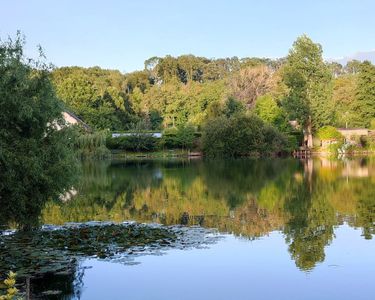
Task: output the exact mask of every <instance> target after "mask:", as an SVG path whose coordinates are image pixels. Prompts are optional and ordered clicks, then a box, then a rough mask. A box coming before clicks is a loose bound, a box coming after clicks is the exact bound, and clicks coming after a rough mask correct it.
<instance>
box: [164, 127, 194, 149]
mask: <svg viewBox="0 0 375 300" xmlns="http://www.w3.org/2000/svg"><path fill="white" fill-rule="evenodd" d="M195 139H196V134H195V128H194V126H192V125H190V124H188V125H185V126H179V127H177V128H176V127H173V128H168V129H166V130H165V131H164V133H163V140H162V142H163V145H164V146H165V147H166V148H168V149H174V148H182V149H191V148H192V147H193V145H194V142H195Z"/></svg>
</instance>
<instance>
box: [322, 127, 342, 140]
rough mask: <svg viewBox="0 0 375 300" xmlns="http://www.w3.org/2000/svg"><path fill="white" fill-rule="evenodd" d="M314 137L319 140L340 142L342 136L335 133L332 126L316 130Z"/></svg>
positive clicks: (335, 130)
mask: <svg viewBox="0 0 375 300" xmlns="http://www.w3.org/2000/svg"><path fill="white" fill-rule="evenodd" d="M316 136H317V137H318V138H319V139H320V140H333V139H336V140H342V139H343V136H342V134H341V133H340V132H338V131H337V129H336V128H335V127H333V126H323V127H321V128H319V129H318V131H317V132H316Z"/></svg>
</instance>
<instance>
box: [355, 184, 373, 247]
mask: <svg viewBox="0 0 375 300" xmlns="http://www.w3.org/2000/svg"><path fill="white" fill-rule="evenodd" d="M356 192H357V193H358V202H357V212H356V218H355V226H357V227H362V230H363V236H364V237H365V239H367V240H369V239H372V236H373V235H374V234H375V197H374V195H375V186H374V184H371V182H369V180H366V184H362V185H361V186H360V187H359V188H357V189H356Z"/></svg>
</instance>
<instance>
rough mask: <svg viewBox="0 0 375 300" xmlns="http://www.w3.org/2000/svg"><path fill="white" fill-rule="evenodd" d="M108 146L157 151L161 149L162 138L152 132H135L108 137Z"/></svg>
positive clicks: (128, 149)
mask: <svg viewBox="0 0 375 300" xmlns="http://www.w3.org/2000/svg"><path fill="white" fill-rule="evenodd" d="M106 144H107V147H108V148H109V149H111V150H126V151H136V152H137V151H155V150H158V149H159V146H160V145H159V144H160V139H158V138H155V137H153V136H152V133H146V132H145V133H133V134H132V135H129V136H120V137H108V138H107V143H106Z"/></svg>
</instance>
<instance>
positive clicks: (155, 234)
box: [0, 158, 375, 300]
mask: <svg viewBox="0 0 375 300" xmlns="http://www.w3.org/2000/svg"><path fill="white" fill-rule="evenodd" d="M0 215H1V213H0ZM39 219H40V222H41V223H42V224H45V226H43V228H42V229H41V230H39V231H37V232H32V233H23V232H15V231H14V230H12V224H4V226H3V231H2V234H1V235H0V272H1V273H4V272H6V271H7V270H9V269H13V270H14V271H16V272H18V273H19V277H20V280H24V278H30V279H29V282H30V283H29V284H28V289H29V290H30V293H31V295H32V299H163V300H165V299H354V298H355V299H373V298H374V293H373V291H372V289H371V287H372V286H373V278H374V276H375V255H374V253H375V242H374V240H373V236H374V234H375V160H373V159H371V158H355V159H347V158H343V159H340V160H328V159H324V158H316V159H313V160H304V161H299V160H294V159H258V160H252V159H240V160H217V161H204V160H201V159H194V160H185V159H169V160H133V161H121V160H119V161H116V160H113V161H105V162H103V161H101V162H86V163H84V164H83V166H82V176H81V180H80V182H79V184H77V186H76V187H74V188H72V190H71V191H70V193H69V194H67V195H65V196H64V199H63V200H61V201H51V202H49V203H47V204H46V206H45V207H44V208H43V210H42V211H41V214H40V216H39ZM0 220H4V217H1V216H0ZM3 223H5V221H3ZM144 223H145V224H144ZM47 224H48V225H47Z"/></svg>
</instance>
